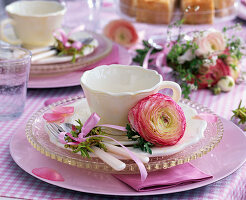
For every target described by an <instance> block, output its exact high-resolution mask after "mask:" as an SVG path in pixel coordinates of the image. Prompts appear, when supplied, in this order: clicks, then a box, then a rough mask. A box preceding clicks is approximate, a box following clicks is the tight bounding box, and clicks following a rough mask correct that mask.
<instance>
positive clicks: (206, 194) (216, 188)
mask: <svg viewBox="0 0 246 200" xmlns="http://www.w3.org/2000/svg"><path fill="white" fill-rule="evenodd" d="M245 89H246V85H245V84H241V85H239V86H237V87H236V88H235V89H234V90H233V91H232V92H230V93H225V94H221V95H220V96H212V95H211V94H210V93H209V92H208V91H199V92H195V93H193V94H192V96H191V99H192V100H193V101H197V102H199V103H202V104H204V105H206V106H208V107H210V108H211V109H212V110H213V111H214V112H216V113H217V114H219V115H221V116H223V117H225V118H227V119H229V117H230V116H231V110H232V109H233V108H235V107H236V106H237V104H238V102H239V101H240V99H243V100H244V102H245V99H246V93H245V92H244V91H245ZM75 95H82V90H81V87H80V86H77V87H71V88H60V89H36V90H35V89H29V90H28V94H27V102H26V107H25V112H24V113H23V115H22V116H21V117H20V118H19V119H17V120H14V121H9V122H5V123H4V122H0V127H1V129H0V163H1V167H0V196H6V197H16V198H23V199H40V200H46V199H47V200H48V199H58V198H63V199H73V200H75V199H128V198H129V197H116V196H105V195H93V194H87V193H81V192H75V191H71V190H67V189H63V188H59V187H56V186H53V185H50V184H48V183H45V182H42V181H40V180H38V179H36V178H34V177H32V176H31V175H29V174H27V173H26V172H25V171H23V170H22V169H21V168H19V167H18V166H17V165H16V164H15V162H14V161H13V160H12V158H11V156H10V153H9V141H10V138H11V136H12V135H13V134H15V133H16V132H17V131H18V127H20V126H23V124H25V123H26V121H27V120H28V118H29V117H30V116H31V115H32V114H33V113H34V112H35V111H37V110H38V109H39V108H41V107H42V106H43V104H44V101H45V100H47V99H49V98H54V97H67V96H75ZM33 150H34V149H33ZM34 151H35V150H34ZM242 156H243V155H242ZM245 188H246V164H245V165H243V166H242V167H241V168H240V169H239V170H237V171H236V172H234V173H233V174H232V175H230V176H228V177H226V178H224V179H222V180H220V181H217V182H215V183H213V184H210V185H208V186H205V187H202V188H198V189H194V190H190V191H186V192H180V193H175V194H168V195H158V196H146V197H130V198H131V199H146V200H147V199H189V200H190V199H216V200H224V199H246V191H245Z"/></svg>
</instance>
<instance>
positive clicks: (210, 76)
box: [134, 23, 244, 98]
mask: <svg viewBox="0 0 246 200" xmlns="http://www.w3.org/2000/svg"><path fill="white" fill-rule="evenodd" d="M177 24H178V25H180V23H176V24H175V26H177ZM171 28H172V27H171V26H170V27H169V29H168V32H167V33H168V34H167V36H168V38H169V37H171V36H172V37H173V33H172V32H171V31H170V30H171ZM239 28H240V25H239V24H236V25H233V26H232V27H228V28H223V30H222V31H219V30H216V29H208V30H204V31H192V32H189V33H185V34H181V32H182V31H181V28H179V33H178V35H177V37H176V39H175V40H171V39H169V41H170V42H168V43H167V44H165V45H163V48H164V49H165V48H166V49H167V48H169V49H168V50H166V51H161V52H160V50H158V51H156V49H155V48H153V46H151V45H150V44H149V48H148V44H146V42H144V44H145V51H144V53H143V50H142V51H141V50H137V53H138V54H137V56H136V57H135V58H134V61H135V62H139V63H140V64H143V57H144V58H146V57H145V56H146V55H148V51H150V53H149V54H150V55H152V54H155V53H158V54H160V53H162V54H165V55H164V60H163V64H162V66H163V65H164V63H165V64H167V66H169V67H171V68H172V69H173V72H174V74H175V76H176V77H177V78H178V79H179V80H181V83H180V85H181V87H182V90H183V95H184V97H185V98H189V94H190V92H191V90H194V89H204V88H208V89H211V90H212V91H213V93H214V94H219V93H220V92H221V91H222V92H228V91H230V90H231V89H232V88H233V87H234V86H235V81H236V80H237V78H238V77H239V75H240V60H241V58H242V56H243V55H244V53H243V50H244V46H243V41H242V39H240V38H238V37H236V36H235V35H233V36H230V37H229V36H228V35H227V32H228V30H235V29H239ZM154 51H155V52H154ZM140 52H141V53H140ZM140 54H141V55H140ZM157 57H158V56H157ZM157 57H156V58H157ZM139 58H142V59H139ZM152 58H153V57H152ZM149 61H150V62H153V59H149Z"/></svg>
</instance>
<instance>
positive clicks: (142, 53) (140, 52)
mask: <svg viewBox="0 0 246 200" xmlns="http://www.w3.org/2000/svg"><path fill="white" fill-rule="evenodd" d="M143 47H144V48H143V49H136V53H137V54H136V56H135V57H134V58H133V61H134V62H135V63H138V64H139V65H140V66H142V65H143V62H144V59H145V57H146V55H147V53H148V52H149V50H150V49H151V48H152V47H151V45H150V44H149V43H148V41H146V40H143ZM160 51H161V49H155V48H153V49H152V51H151V53H150V54H155V53H158V52H160ZM151 61H152V60H149V62H151Z"/></svg>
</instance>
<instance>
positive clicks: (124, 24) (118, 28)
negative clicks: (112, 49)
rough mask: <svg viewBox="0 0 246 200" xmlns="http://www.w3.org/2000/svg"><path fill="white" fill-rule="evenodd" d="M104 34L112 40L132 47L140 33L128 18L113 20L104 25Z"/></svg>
mask: <svg viewBox="0 0 246 200" xmlns="http://www.w3.org/2000/svg"><path fill="white" fill-rule="evenodd" d="M103 32H104V35H105V36H107V37H108V38H110V39H111V40H112V41H114V42H116V43H118V44H120V45H122V46H124V47H131V46H133V45H134V44H136V42H137V41H138V34H137V32H136V29H135V28H134V26H133V25H132V24H131V23H130V22H128V21H126V20H122V19H119V20H113V21H111V22H110V23H108V24H107V25H106V26H105V27H104V30H103Z"/></svg>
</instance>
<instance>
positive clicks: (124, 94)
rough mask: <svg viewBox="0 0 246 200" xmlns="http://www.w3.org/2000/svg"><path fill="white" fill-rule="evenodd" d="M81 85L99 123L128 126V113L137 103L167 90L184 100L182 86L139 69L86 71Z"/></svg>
mask: <svg viewBox="0 0 246 200" xmlns="http://www.w3.org/2000/svg"><path fill="white" fill-rule="evenodd" d="M81 85H82V88H83V90H84V93H85V96H86V98H87V101H88V104H89V107H90V111H91V112H96V113H97V114H98V115H99V116H100V117H101V120H100V123H106V124H113V125H120V126H125V125H126V124H127V123H128V117H127V116H128V112H129V110H130V109H131V108H132V107H133V106H134V105H136V103H137V102H138V101H139V100H140V99H143V98H144V97H147V96H149V95H151V94H154V93H157V92H158V91H159V90H162V89H164V88H170V89H172V90H173V96H172V98H173V99H174V100H175V101H176V102H178V101H179V100H180V98H181V88H180V86H179V85H178V84H177V83H175V82H172V81H163V78H162V76H161V75H160V74H158V73H157V72H156V71H154V70H148V69H144V68H142V67H139V66H124V65H103V66H99V67H96V68H94V69H92V70H89V71H86V72H85V73H84V74H83V76H82V77H81Z"/></svg>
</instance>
